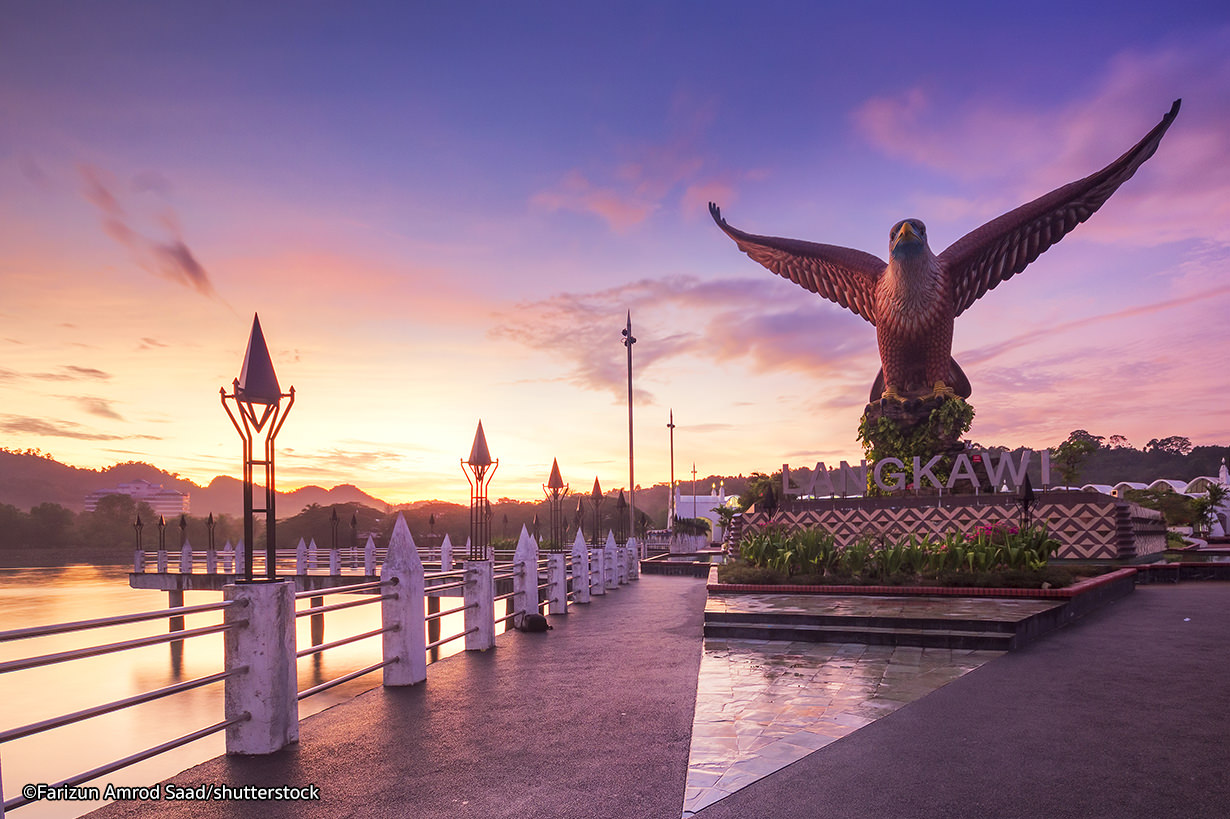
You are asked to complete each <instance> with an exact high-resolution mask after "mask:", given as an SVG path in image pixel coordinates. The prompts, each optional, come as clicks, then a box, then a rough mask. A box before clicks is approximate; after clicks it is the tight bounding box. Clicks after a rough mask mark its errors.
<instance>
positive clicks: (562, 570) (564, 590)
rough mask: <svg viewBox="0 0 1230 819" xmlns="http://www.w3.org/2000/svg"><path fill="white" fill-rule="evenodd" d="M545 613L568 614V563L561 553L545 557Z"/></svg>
mask: <svg viewBox="0 0 1230 819" xmlns="http://www.w3.org/2000/svg"><path fill="white" fill-rule="evenodd" d="M547 613H548V614H567V613H568V561H567V556H566V555H565V554H564V553H563V552H552V553H550V554H548V555H547Z"/></svg>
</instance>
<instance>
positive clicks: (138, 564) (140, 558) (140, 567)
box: [0, 549, 145, 819]
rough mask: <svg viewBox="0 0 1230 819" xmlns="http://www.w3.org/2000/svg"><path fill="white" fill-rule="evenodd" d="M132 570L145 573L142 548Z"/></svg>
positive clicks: (134, 553)
mask: <svg viewBox="0 0 1230 819" xmlns="http://www.w3.org/2000/svg"><path fill="white" fill-rule="evenodd" d="M132 571H133V574H144V573H145V551H144V550H143V549H137V550H136V551H134V552H133V553H132ZM0 819H3V817H0Z"/></svg>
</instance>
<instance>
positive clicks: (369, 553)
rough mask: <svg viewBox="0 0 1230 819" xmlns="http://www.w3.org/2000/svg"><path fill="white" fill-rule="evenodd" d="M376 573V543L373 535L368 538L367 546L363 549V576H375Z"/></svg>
mask: <svg viewBox="0 0 1230 819" xmlns="http://www.w3.org/2000/svg"><path fill="white" fill-rule="evenodd" d="M375 573H376V541H375V540H373V539H372V536H371V535H368V536H367V544H366V545H365V546H364V547H363V574H366V575H373V574H375Z"/></svg>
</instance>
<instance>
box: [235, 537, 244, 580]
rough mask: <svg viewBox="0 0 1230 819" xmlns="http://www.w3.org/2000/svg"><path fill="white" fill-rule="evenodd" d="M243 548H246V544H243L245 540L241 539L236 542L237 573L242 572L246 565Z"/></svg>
mask: <svg viewBox="0 0 1230 819" xmlns="http://www.w3.org/2000/svg"><path fill="white" fill-rule="evenodd" d="M243 550H244V545H243V541H242V540H241V541H239V542H238V543H236V544H235V574H239V573H240V572H242V571H243V567H244V560H243Z"/></svg>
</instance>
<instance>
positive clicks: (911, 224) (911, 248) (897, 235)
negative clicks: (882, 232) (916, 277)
mask: <svg viewBox="0 0 1230 819" xmlns="http://www.w3.org/2000/svg"><path fill="white" fill-rule="evenodd" d="M926 249H927V226H926V225H924V224H923V223H922V222H921V221H920V220H918V219H903V220H901V221H900V222H898V223H897V224H895V225H893V229H892V230H890V231H889V232H888V253H889V255H890V256H895V257H897V258H899V259H900V258H906V257H910V256H914V255H916V254H919V253H923V252H924V251H926Z"/></svg>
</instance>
